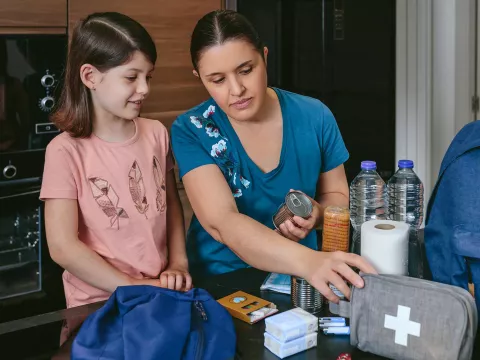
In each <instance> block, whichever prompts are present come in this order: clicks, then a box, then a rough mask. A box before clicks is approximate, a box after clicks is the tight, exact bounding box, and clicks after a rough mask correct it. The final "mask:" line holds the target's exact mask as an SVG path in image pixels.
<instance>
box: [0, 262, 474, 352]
mask: <svg viewBox="0 0 480 360" xmlns="http://www.w3.org/2000/svg"><path fill="white" fill-rule="evenodd" d="M267 275H268V273H266V272H263V271H260V270H257V269H252V268H249V269H242V270H238V271H234V272H231V273H227V274H223V275H219V276H215V277H212V278H209V279H207V280H205V281H203V282H200V283H198V284H197V286H198V287H202V288H204V289H206V290H208V291H209V292H210V294H212V296H213V297H215V298H216V299H219V298H221V297H224V296H227V295H229V294H231V293H233V292H235V291H238V290H242V291H245V292H247V293H249V294H252V295H255V296H260V297H262V298H264V299H267V300H269V301H272V302H273V303H275V304H276V305H277V307H278V308H279V310H280V311H285V310H288V309H290V308H291V307H292V305H291V301H290V296H289V295H284V294H279V293H273V292H270V291H260V285H261V284H262V282H263V281H264V279H265V277H266V276H267ZM102 305H103V303H95V304H90V305H85V306H80V307H76V308H72V309H67V310H62V311H57V312H52V313H48V314H43V315H39V316H34V317H30V318H26V319H20V320H17V321H13V322H9V323H3V324H0V351H1V353H0V358H1V359H8V360H10V359H29V360H40V359H54V360H60V359H62V360H63V359H69V351H70V345H71V341H73V338H71V339H70V340H69V341H68V342H67V343H65V344H64V346H62V347H59V339H60V330H61V327H62V321H63V320H65V319H68V320H69V321H74V322H82V321H83V320H84V319H85V318H86V317H87V316H88V315H89V314H91V313H93V312H94V311H96V310H97V309H99V308H100V307H101V306H102ZM323 315H328V314H327V312H326V311H325V312H324V314H323ZM234 324H235V329H236V333H237V344H238V352H237V357H236V359H239V360H240V359H242V360H256V359H264V360H275V359H278V358H277V357H276V356H275V355H273V354H272V353H271V352H270V351H269V350H267V349H266V348H265V347H264V346H263V337H264V335H263V334H264V331H265V322H264V321H260V322H258V323H256V324H253V325H249V324H247V323H245V322H242V321H240V320H237V319H234ZM477 343H478V341H477ZM477 348H478V346H477ZM344 352H347V353H350V354H351V355H352V359H355V360H358V359H380V357H377V356H375V355H372V354H368V353H363V352H361V351H360V350H358V349H356V348H354V347H352V346H351V345H350V342H349V337H348V336H326V335H323V334H319V335H318V345H317V347H316V348H313V349H310V350H307V351H306V352H302V353H299V354H297V355H294V356H292V357H289V358H288V359H289V360H300V359H302V360H314V359H331V360H335V359H336V358H337V356H338V355H339V354H341V353H344ZM473 358H475V356H474V357H473ZM477 358H480V357H477Z"/></svg>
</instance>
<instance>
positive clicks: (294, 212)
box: [273, 191, 313, 231]
mask: <svg viewBox="0 0 480 360" xmlns="http://www.w3.org/2000/svg"><path fill="white" fill-rule="evenodd" d="M312 211H313V204H312V202H311V201H310V199H309V198H308V196H307V195H305V194H304V193H302V192H300V191H291V192H289V193H288V194H287V196H285V202H284V203H283V204H282V205H280V207H279V208H278V210H277V212H276V213H275V215H273V224H274V225H275V228H276V229H277V231H280V230H279V226H280V224H282V223H283V222H285V221H286V220H291V221H292V222H293V223H294V224H295V222H294V221H293V217H294V216H299V217H302V218H304V219H307V218H308V217H309V216H310V215H311V214H312Z"/></svg>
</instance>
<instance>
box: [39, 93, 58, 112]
mask: <svg viewBox="0 0 480 360" xmlns="http://www.w3.org/2000/svg"><path fill="white" fill-rule="evenodd" d="M54 105H55V99H54V98H53V97H51V96H48V95H47V96H45V97H44V98H43V99H41V100H40V101H39V103H38V106H39V107H40V109H41V110H42V111H45V112H49V111H50V110H52V108H53V106H54Z"/></svg>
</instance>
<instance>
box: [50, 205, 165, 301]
mask: <svg viewBox="0 0 480 360" xmlns="http://www.w3.org/2000/svg"><path fill="white" fill-rule="evenodd" d="M45 225H46V233H47V243H48V248H49V251H50V256H51V257H52V259H53V261H55V262H56V263H57V264H59V265H60V266H61V267H63V268H64V269H66V270H67V271H68V272H70V273H71V274H73V275H74V276H76V277H78V278H79V279H80V280H82V281H84V282H86V283H87V284H90V285H92V286H94V287H96V288H98V289H101V290H104V291H108V292H113V291H115V289H116V288H117V287H118V286H124V285H140V284H145V285H154V286H160V281H159V280H152V279H146V280H137V279H133V278H131V277H129V276H128V275H127V274H124V273H123V272H121V271H119V270H117V269H116V268H114V267H113V266H112V265H110V264H109V263H107V262H106V261H105V260H104V259H102V257H101V256H100V255H98V254H97V253H96V252H95V251H93V250H92V249H90V248H89V247H87V246H86V245H85V244H84V243H83V242H81V241H80V240H79V239H78V236H77V234H78V202H77V200H72V199H48V200H46V201H45Z"/></svg>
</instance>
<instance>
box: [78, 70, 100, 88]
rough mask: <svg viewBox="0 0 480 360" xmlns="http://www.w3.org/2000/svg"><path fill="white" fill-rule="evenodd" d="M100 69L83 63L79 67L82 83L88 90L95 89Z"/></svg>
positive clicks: (98, 80) (98, 81)
mask: <svg viewBox="0 0 480 360" xmlns="http://www.w3.org/2000/svg"><path fill="white" fill-rule="evenodd" d="M100 75H101V73H100V71H98V70H97V68H96V67H95V66H93V65H90V64H83V65H82V67H81V68H80V79H82V82H83V84H84V85H85V86H86V87H87V88H89V89H90V90H95V89H96V85H98V84H99V83H100V80H101V79H100Z"/></svg>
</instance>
